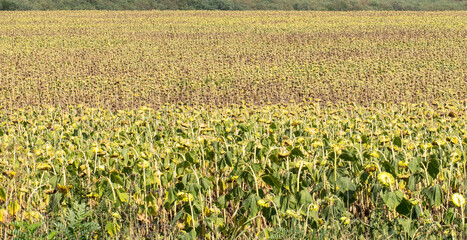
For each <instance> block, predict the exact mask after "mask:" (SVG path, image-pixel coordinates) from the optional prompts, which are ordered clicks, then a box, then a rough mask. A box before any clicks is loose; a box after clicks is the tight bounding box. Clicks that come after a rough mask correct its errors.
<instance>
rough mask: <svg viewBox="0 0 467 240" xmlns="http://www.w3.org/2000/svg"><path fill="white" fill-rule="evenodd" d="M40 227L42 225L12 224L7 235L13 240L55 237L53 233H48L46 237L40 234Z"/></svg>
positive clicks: (28, 223) (18, 222)
mask: <svg viewBox="0 0 467 240" xmlns="http://www.w3.org/2000/svg"><path fill="white" fill-rule="evenodd" d="M41 226H42V223H30V222H22V221H17V222H13V223H12V227H13V229H12V230H10V232H9V235H10V236H11V237H12V239H13V240H33V239H53V238H54V237H55V235H56V232H55V231H52V232H50V233H49V234H48V235H46V234H45V233H42V234H40V227H41Z"/></svg>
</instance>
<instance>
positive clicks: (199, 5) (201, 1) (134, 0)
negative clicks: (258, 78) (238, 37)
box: [0, 0, 467, 11]
mask: <svg viewBox="0 0 467 240" xmlns="http://www.w3.org/2000/svg"><path fill="white" fill-rule="evenodd" d="M152 9H159V10H317V11H359V10H387V11H394V10H395V11H439V10H467V1H464V0H0V10H152Z"/></svg>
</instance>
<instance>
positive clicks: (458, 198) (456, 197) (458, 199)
mask: <svg viewBox="0 0 467 240" xmlns="http://www.w3.org/2000/svg"><path fill="white" fill-rule="evenodd" d="M451 200H452V202H453V203H454V205H456V206H457V207H462V206H464V205H465V198H464V196H462V195H461V194H459V193H454V194H453V195H452V198H451Z"/></svg>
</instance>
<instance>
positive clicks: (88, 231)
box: [55, 203, 100, 240]
mask: <svg viewBox="0 0 467 240" xmlns="http://www.w3.org/2000/svg"><path fill="white" fill-rule="evenodd" d="M91 219H92V211H91V210H88V209H87V207H86V204H84V203H82V204H77V203H73V206H72V208H71V209H68V211H67V212H66V214H65V218H64V219H63V220H62V221H61V222H59V223H56V224H55V225H56V228H57V232H58V236H59V237H60V238H61V239H68V240H71V239H76V240H78V239H79V240H81V239H91V238H93V236H92V234H94V233H95V232H96V231H97V230H99V229H100V226H99V224H98V223H97V222H94V221H91Z"/></svg>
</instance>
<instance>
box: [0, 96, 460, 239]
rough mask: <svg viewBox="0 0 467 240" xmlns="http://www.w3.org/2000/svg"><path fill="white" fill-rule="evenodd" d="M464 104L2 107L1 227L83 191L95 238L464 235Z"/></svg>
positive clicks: (56, 214)
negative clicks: (120, 108)
mask: <svg viewBox="0 0 467 240" xmlns="http://www.w3.org/2000/svg"><path fill="white" fill-rule="evenodd" d="M433 106H434V107H433ZM466 107H467V103H466V102H465V101H463V102H458V101H449V102H447V103H442V102H433V103H431V104H430V105H428V104H409V103H403V104H400V105H394V104H377V105H372V106H370V107H362V106H358V105H347V106H345V105H335V106H322V105H319V104H314V103H307V104H303V105H300V104H297V105H294V106H287V107H284V106H274V105H273V106H267V107H264V108H257V107H254V106H250V107H248V106H235V107H231V108H223V109H211V108H205V107H187V106H179V107H174V106H164V107H162V108H160V109H158V110H155V109H151V108H146V107H143V108H140V109H138V110H129V111H118V112H110V111H107V110H101V109H92V108H84V107H80V106H77V107H70V108H66V109H55V108H49V109H43V110H34V109H29V110H25V109H18V110H17V111H13V112H7V111H3V112H1V115H0V116H1V119H0V155H1V156H0V159H1V162H0V171H1V172H2V173H3V175H2V176H1V180H0V183H1V187H0V220H1V223H0V224H1V226H2V227H1V228H0V232H1V234H2V236H5V237H7V236H8V235H7V232H9V230H8V229H13V228H14V226H16V229H22V227H21V226H23V225H21V224H19V223H18V221H23V222H28V223H30V222H32V223H34V222H41V223H42V225H41V226H40V227H38V228H37V231H36V233H35V234H40V233H42V232H52V231H53V230H59V229H60V228H59V227H60V226H61V225H60V224H69V225H68V226H70V224H72V223H70V222H66V221H65V220H63V217H60V216H63V213H65V212H67V211H68V212H73V211H70V210H69V209H79V205H78V207H77V204H78V203H81V204H83V203H84V204H85V206H87V207H88V208H90V209H92V210H93V212H92V213H91V214H92V215H90V216H91V218H86V217H83V218H82V220H83V219H84V220H83V221H84V222H86V221H87V222H88V224H90V223H91V222H94V224H98V226H100V230H98V231H96V232H95V234H97V235H98V236H99V238H102V237H110V236H114V237H115V236H119V235H121V236H126V237H133V238H135V237H136V238H138V237H143V236H145V237H148V238H161V237H162V236H165V237H168V236H172V237H182V236H185V237H189V238H190V236H191V237H194V236H198V237H206V238H208V239H219V238H221V237H240V238H250V237H252V236H254V235H257V236H259V237H266V236H269V237H272V238H284V237H285V236H293V237H292V238H297V237H300V236H301V237H305V236H307V238H308V237H312V236H314V237H318V238H321V237H323V236H328V237H330V236H333V237H332V238H334V237H335V238H340V239H346V238H347V239H356V238H357V237H358V236H361V237H364V238H372V239H381V238H382V237H384V239H386V238H388V237H390V238H392V237H395V236H400V237H401V238H403V239H409V238H411V237H415V238H416V239H425V238H426V237H430V236H435V238H438V237H439V236H446V238H449V239H450V238H451V237H453V238H456V236H457V237H459V236H462V234H463V229H465V223H464V211H465V210H464V205H463V203H462V199H463V196H465V193H466V190H467V188H466V187H467V186H466V184H467V182H466V181H463V180H464V179H465V176H466V171H467V168H466V162H467V148H466V146H467V112H466ZM72 206H74V207H73V208H72ZM81 206H83V205H81ZM88 210H89V209H88ZM77 211H78V210H77ZM78 212H80V211H78ZM82 212H83V209H81V213H82ZM66 216H68V215H66ZM68 217H69V216H68ZM13 223H15V224H13ZM54 223H57V224H54ZM10 233H12V231H10ZM57 234H58V235H57V236H58V237H63V235H60V234H64V232H62V231H61V232H58V233H57ZM37 236H38V235H36V237H37ZM391 236H392V237H391Z"/></svg>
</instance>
